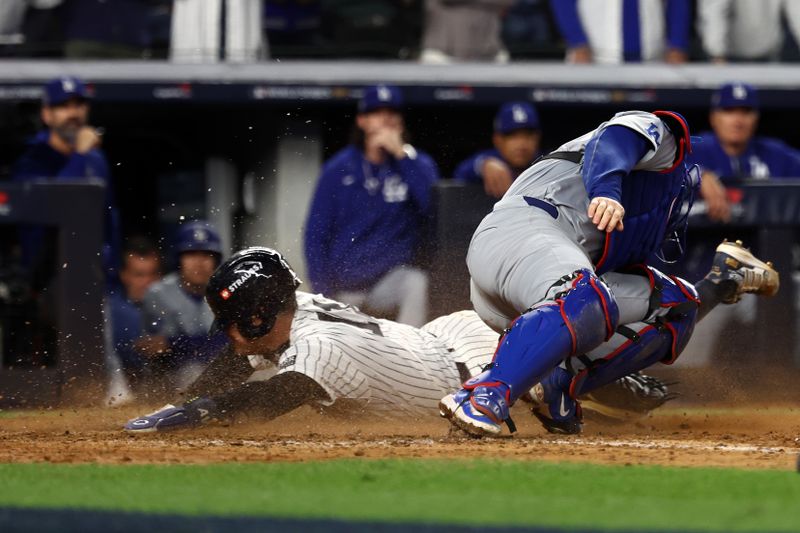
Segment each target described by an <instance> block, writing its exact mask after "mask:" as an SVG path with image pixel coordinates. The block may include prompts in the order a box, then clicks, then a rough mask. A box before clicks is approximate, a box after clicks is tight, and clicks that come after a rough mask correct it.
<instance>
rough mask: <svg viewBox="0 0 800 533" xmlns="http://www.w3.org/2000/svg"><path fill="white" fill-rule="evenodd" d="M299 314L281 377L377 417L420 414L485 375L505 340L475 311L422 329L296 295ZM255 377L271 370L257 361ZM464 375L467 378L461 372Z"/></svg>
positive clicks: (254, 362) (253, 360) (266, 363)
mask: <svg viewBox="0 0 800 533" xmlns="http://www.w3.org/2000/svg"><path fill="white" fill-rule="evenodd" d="M297 303H298V309H297V311H296V313H295V316H294V320H293V322H292V327H291V333H290V341H289V347H288V348H287V349H286V350H285V351H284V352H283V353H282V354H281V355H280V358H279V360H278V373H284V372H299V373H301V374H304V375H306V376H308V377H309V378H311V379H313V380H314V381H315V382H317V383H318V384H319V385H320V386H321V387H322V388H323V389H324V390H325V391H326V392H327V393H328V396H329V397H330V402H326V403H325V405H330V404H332V403H334V402H335V401H336V400H339V399H347V400H356V401H358V402H359V403H363V406H364V407H365V408H367V409H368V410H370V411H378V412H381V411H382V412H390V413H398V414H413V413H420V412H425V411H430V410H433V409H436V407H437V405H438V402H439V399H440V398H441V397H442V396H444V395H445V394H447V392H448V391H450V390H452V389H453V388H457V387H459V386H460V385H461V383H462V381H463V379H464V378H465V377H466V376H465V375H464V374H465V372H466V374H467V375H475V374H477V373H479V372H480V369H481V367H482V366H484V365H486V364H487V363H489V362H490V361H491V359H492V356H493V354H494V350H495V348H496V347H497V342H498V335H497V333H495V332H494V331H492V330H491V329H490V328H489V327H488V326H486V325H485V324H484V323H483V321H481V319H480V318H479V317H478V315H477V314H475V313H474V312H472V311H459V312H456V313H453V314H450V315H446V316H443V317H440V318H437V319H435V320H433V321H432V322H429V323H428V324H425V325H424V326H423V327H422V328H415V327H412V326H408V325H405V324H400V323H397V322H393V321H391V320H382V319H377V318H373V317H371V316H368V315H366V314H364V313H362V312H360V311H359V310H358V309H357V308H355V307H352V306H348V305H345V304H343V303H340V302H337V301H335V300H330V299H328V298H325V297H323V296H322V295H319V294H309V293H305V292H300V291H298V292H297ZM250 364H251V365H252V366H253V368H254V369H255V370H265V369H267V368H268V367H269V366H271V363H270V362H269V361H268V360H266V359H265V358H264V357H262V356H258V355H255V356H250ZM460 369H461V371H460Z"/></svg>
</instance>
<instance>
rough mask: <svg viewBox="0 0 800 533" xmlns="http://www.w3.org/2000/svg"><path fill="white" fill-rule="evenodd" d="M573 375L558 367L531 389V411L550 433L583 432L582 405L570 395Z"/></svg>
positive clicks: (573, 433) (568, 433) (569, 433)
mask: <svg viewBox="0 0 800 533" xmlns="http://www.w3.org/2000/svg"><path fill="white" fill-rule="evenodd" d="M571 382H572V376H571V375H570V374H569V372H567V371H566V370H564V369H563V368H561V367H556V368H554V369H553V371H552V372H550V373H549V374H548V375H547V376H546V377H545V378H544V379H542V381H541V382H539V383H537V384H536V385H534V386H533V389H531V397H532V399H533V407H532V408H531V412H532V413H533V415H534V416H535V417H536V418H538V419H539V422H541V423H542V425H543V426H544V428H545V429H546V430H547V431H549V432H550V433H561V434H565V435H577V434H578V433H580V432H581V429H582V424H581V406H580V404H578V402H577V401H576V400H575V399H574V398H572V397H571V396H570V395H569V385H570V383H571Z"/></svg>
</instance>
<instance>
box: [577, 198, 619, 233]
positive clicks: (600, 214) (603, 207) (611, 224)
mask: <svg viewBox="0 0 800 533" xmlns="http://www.w3.org/2000/svg"><path fill="white" fill-rule="evenodd" d="M586 214H588V215H589V218H591V219H592V224H594V225H595V226H597V229H599V230H600V231H606V232H608V233H611V232H612V231H614V230H616V229H618V230H620V231H622V230H623V229H625V226H624V225H623V224H622V219H623V218H624V217H625V208H624V207H622V204H621V203H619V202H618V201H616V200H612V199H611V198H605V197H603V196H598V197H596V198H592V201H591V202H589V210H588V211H587V213H586Z"/></svg>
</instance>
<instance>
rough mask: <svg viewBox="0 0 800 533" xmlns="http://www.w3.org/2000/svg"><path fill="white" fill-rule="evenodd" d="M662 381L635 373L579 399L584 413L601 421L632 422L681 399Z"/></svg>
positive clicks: (589, 417)
mask: <svg viewBox="0 0 800 533" xmlns="http://www.w3.org/2000/svg"><path fill="white" fill-rule="evenodd" d="M670 385H675V383H665V382H664V381H661V380H660V379H658V378H654V377H652V376H646V375H644V374H641V373H639V372H634V373H633V374H629V375H627V376H625V377H623V378H620V379H618V380H616V381H614V382H612V383H609V384H608V385H606V386H605V387H600V388H599V389H596V390H593V391H592V392H590V393H588V394H585V395H583V396H581V397H580V398H579V400H580V402H581V407H582V408H583V414H584V416H585V417H586V418H588V419H591V420H598V421H601V422H613V423H620V422H630V421H632V420H636V419H638V418H642V417H644V416H646V415H648V414H650V413H651V412H652V411H654V410H655V409H658V408H659V407H661V406H662V405H664V404H665V403H667V402H668V401H670V400H674V399H675V398H677V397H678V394H677V393H676V392H670V391H669V386H670Z"/></svg>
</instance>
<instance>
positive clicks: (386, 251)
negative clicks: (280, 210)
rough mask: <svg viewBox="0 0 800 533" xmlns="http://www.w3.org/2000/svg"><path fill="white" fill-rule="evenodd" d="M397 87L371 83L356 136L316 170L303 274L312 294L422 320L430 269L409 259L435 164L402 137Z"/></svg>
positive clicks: (421, 224) (408, 320)
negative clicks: (310, 285)
mask: <svg viewBox="0 0 800 533" xmlns="http://www.w3.org/2000/svg"><path fill="white" fill-rule="evenodd" d="M402 105H403V100H402V95H401V93H400V90H399V89H398V88H397V87H393V86H388V85H378V86H374V87H369V88H367V89H366V90H365V91H364V95H363V97H362V99H361V101H360V102H359V105H358V114H357V115H356V129H355V130H354V131H355V134H354V142H353V143H352V144H350V145H349V146H347V147H346V148H344V149H342V150H340V151H339V152H337V153H336V154H334V156H333V157H331V158H330V160H328V161H327V162H326V163H325V165H324V166H323V168H322V174H321V175H320V177H319V182H318V184H317V190H316V192H315V194H314V198H313V200H312V204H311V208H310V211H309V215H308V220H307V221H306V231H305V253H306V261H307V264H308V275H309V278H310V280H311V283H312V285H313V288H314V290H315V291H317V292H321V293H323V294H326V295H331V297H333V298H336V299H337V300H340V301H342V302H345V303H348V304H352V305H357V306H366V307H368V308H369V309H371V310H373V311H375V312H379V313H386V312H392V311H396V313H397V320H398V321H400V322H404V323H407V324H411V325H415V326H420V325H422V324H424V323H425V322H426V321H427V314H428V274H427V272H425V271H424V270H422V269H421V268H419V267H418V266H416V265H415V260H416V255H417V253H418V251H419V247H420V245H421V241H422V239H423V234H424V231H425V226H426V223H427V222H428V219H429V215H430V207H431V206H430V203H431V199H430V188H431V185H432V184H433V183H434V182H435V181H437V180H438V179H439V172H438V170H437V167H436V163H435V162H434V161H433V159H432V158H431V157H430V156H429V155H428V154H425V153H423V152H422V151H419V150H417V149H415V148H414V147H413V146H412V145H410V144H409V143H408V142H407V141H406V130H405V124H404V122H403V115H402V112H401V110H402Z"/></svg>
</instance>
